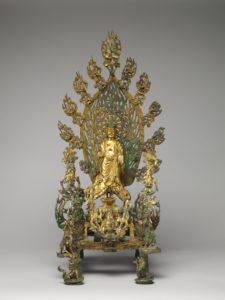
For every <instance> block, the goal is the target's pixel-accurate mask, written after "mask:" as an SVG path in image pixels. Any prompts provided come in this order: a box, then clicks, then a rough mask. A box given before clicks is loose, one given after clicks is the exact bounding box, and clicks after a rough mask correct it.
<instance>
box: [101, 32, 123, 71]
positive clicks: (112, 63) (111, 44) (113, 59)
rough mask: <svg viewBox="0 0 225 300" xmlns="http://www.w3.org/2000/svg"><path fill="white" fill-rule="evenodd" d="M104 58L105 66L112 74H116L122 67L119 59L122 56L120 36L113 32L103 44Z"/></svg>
mask: <svg viewBox="0 0 225 300" xmlns="http://www.w3.org/2000/svg"><path fill="white" fill-rule="evenodd" d="M101 50H102V56H103V58H104V65H105V67H106V68H108V70H109V72H110V74H112V75H113V74H114V72H115V69H116V68H118V67H119V66H120V64H119V58H120V54H121V43H120V39H119V37H118V35H117V34H116V33H114V32H113V31H111V32H109V33H108V37H107V38H106V39H105V40H104V41H103V42H102V47H101Z"/></svg>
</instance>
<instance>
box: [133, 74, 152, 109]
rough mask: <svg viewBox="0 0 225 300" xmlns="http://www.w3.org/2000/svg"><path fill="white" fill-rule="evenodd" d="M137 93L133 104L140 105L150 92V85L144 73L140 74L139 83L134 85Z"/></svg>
mask: <svg viewBox="0 0 225 300" xmlns="http://www.w3.org/2000/svg"><path fill="white" fill-rule="evenodd" d="M136 86H137V92H136V94H135V96H134V98H135V103H136V104H140V105H142V104H143V102H144V100H145V94H146V93H147V92H148V91H149V90H150V86H151V83H150V81H149V79H148V75H147V74H146V73H143V74H141V76H140V79H139V81H138V82H137V83H136Z"/></svg>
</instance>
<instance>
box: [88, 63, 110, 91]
mask: <svg viewBox="0 0 225 300" xmlns="http://www.w3.org/2000/svg"><path fill="white" fill-rule="evenodd" d="M101 72H102V69H101V68H100V67H99V66H98V65H97V63H96V61H95V60H94V59H93V58H91V59H90V60H89V62H88V66H87V73H88V75H89V76H90V78H91V79H93V80H94V81H95V87H96V88H98V89H99V90H100V91H101V90H103V89H104V88H105V87H106V81H105V79H104V78H103V77H102V75H101Z"/></svg>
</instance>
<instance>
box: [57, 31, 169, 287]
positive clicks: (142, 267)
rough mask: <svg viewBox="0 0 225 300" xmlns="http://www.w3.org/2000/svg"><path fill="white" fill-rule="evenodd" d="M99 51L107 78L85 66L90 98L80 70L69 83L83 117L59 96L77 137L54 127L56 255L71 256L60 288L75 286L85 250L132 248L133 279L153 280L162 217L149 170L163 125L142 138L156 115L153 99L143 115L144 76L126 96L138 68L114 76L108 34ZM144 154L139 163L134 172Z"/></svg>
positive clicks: (113, 41) (116, 44)
mask: <svg viewBox="0 0 225 300" xmlns="http://www.w3.org/2000/svg"><path fill="white" fill-rule="evenodd" d="M101 52H102V56H103V58H104V66H105V67H106V68H107V69H108V71H109V77H108V79H107V80H106V79H104V78H103V76H102V75H101V68H100V67H99V66H98V65H97V63H96V62H95V60H94V59H93V58H91V59H90V60H89V62H88V66H87V73H88V75H89V77H90V78H91V79H92V80H94V82H95V88H96V89H97V92H96V93H95V94H94V95H93V96H92V95H90V94H89V93H88V91H87V90H88V83H87V82H86V81H85V80H84V78H83V77H82V76H81V75H80V73H77V74H76V77H75V79H74V82H73V86H74V90H75V91H76V93H77V94H78V95H80V102H81V103H82V104H83V105H84V111H83V113H81V112H78V107H77V104H76V103H75V102H74V101H73V100H72V99H71V98H70V97H69V96H67V95H65V97H64V99H63V110H64V112H65V113H66V115H68V116H69V117H71V118H72V122H73V124H75V125H77V126H78V127H80V135H79V136H78V135H75V134H74V132H73V130H72V129H71V128H70V127H68V126H67V125H65V124H62V123H61V122H59V123H58V128H59V130H60V136H61V138H62V139H63V140H64V141H66V142H67V144H68V145H67V147H66V148H65V151H64V153H63V162H64V163H65V166H66V172H65V175H64V177H63V179H62V180H61V181H60V185H61V188H60V190H59V196H58V199H57V203H56V208H55V216H56V221H57V224H58V226H59V228H61V229H63V232H64V234H63V238H62V241H61V243H60V248H59V252H58V254H57V255H58V256H59V257H67V258H68V259H69V264H68V269H67V270H64V269H63V268H61V267H59V268H58V269H59V271H61V272H62V273H63V278H64V282H65V283H66V284H81V283H83V280H84V278H83V274H82V260H83V259H84V250H85V249H96V250H103V251H111V252H113V251H117V250H123V249H134V250H135V262H136V272H137V278H136V279H135V281H136V283H139V284H148V283H152V282H153V277H152V275H151V274H150V273H149V264H148V255H149V254H151V253H155V252H160V248H159V247H158V246H157V244H156V239H155V232H154V231H155V229H156V227H157V225H158V223H159V218H160V206H159V202H158V200H157V199H156V195H155V193H156V191H157V190H158V188H157V182H156V179H155V178H154V173H156V172H157V171H158V170H159V166H160V164H161V160H160V159H158V158H157V155H156V149H155V147H156V145H159V144H161V143H162V142H163V141H164V128H162V127H160V128H159V129H158V130H157V131H155V132H154V133H153V135H152V137H151V138H148V139H147V140H145V139H144V127H145V126H147V127H150V126H151V124H152V122H153V121H154V120H155V118H156V117H157V116H158V115H159V114H160V113H161V106H160V104H159V103H158V102H156V101H154V102H152V103H151V104H150V106H149V109H148V112H147V113H146V114H143V112H142V104H143V102H144V100H145V98H146V96H145V94H146V93H147V92H148V91H149V89H150V85H151V84H150V81H149V79H148V75H147V74H146V73H143V74H142V75H141V76H140V79H139V80H138V81H137V83H136V87H137V90H136V93H135V95H131V94H130V93H129V91H128V89H129V85H130V83H131V79H132V77H133V76H134V75H135V73H136V68H137V65H136V63H135V61H134V60H133V59H132V58H127V60H126V64H125V67H124V69H123V71H122V75H121V77H120V79H118V78H117V77H116V75H115V71H116V69H117V68H118V67H119V66H120V64H119V58H120V53H121V43H120V39H119V37H118V35H117V34H115V33H114V32H109V34H108V36H107V38H106V39H105V40H104V41H103V43H102V46H101ZM76 149H78V150H83V157H84V160H81V161H80V162H79V165H80V168H81V170H82V171H83V172H84V173H86V174H89V176H90V179H91V182H92V183H91V184H90V185H89V186H88V187H86V188H83V187H82V184H81V182H80V179H79V177H78V176H77V174H76V166H75V164H76V161H77V160H78V157H77V152H76ZM142 154H143V159H144V164H145V165H144V166H143V167H142V168H141V169H139V163H140V161H141V157H142ZM135 179H136V180H137V181H142V182H143V184H144V188H143V189H142V190H141V191H140V192H139V194H138V196H137V199H134V201H133V202H132V200H133V199H132V197H131V194H130V193H129V191H128V190H127V189H126V186H130V185H131V184H133V182H134V180H135ZM133 203H134V204H133Z"/></svg>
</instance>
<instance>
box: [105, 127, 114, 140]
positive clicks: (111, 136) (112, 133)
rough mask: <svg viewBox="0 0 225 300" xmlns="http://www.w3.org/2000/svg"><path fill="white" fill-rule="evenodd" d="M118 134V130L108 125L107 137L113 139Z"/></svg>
mask: <svg viewBox="0 0 225 300" xmlns="http://www.w3.org/2000/svg"><path fill="white" fill-rule="evenodd" d="M115 135H116V130H115V128H113V127H108V128H107V137H108V138H110V139H113V138H114V137H115Z"/></svg>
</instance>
